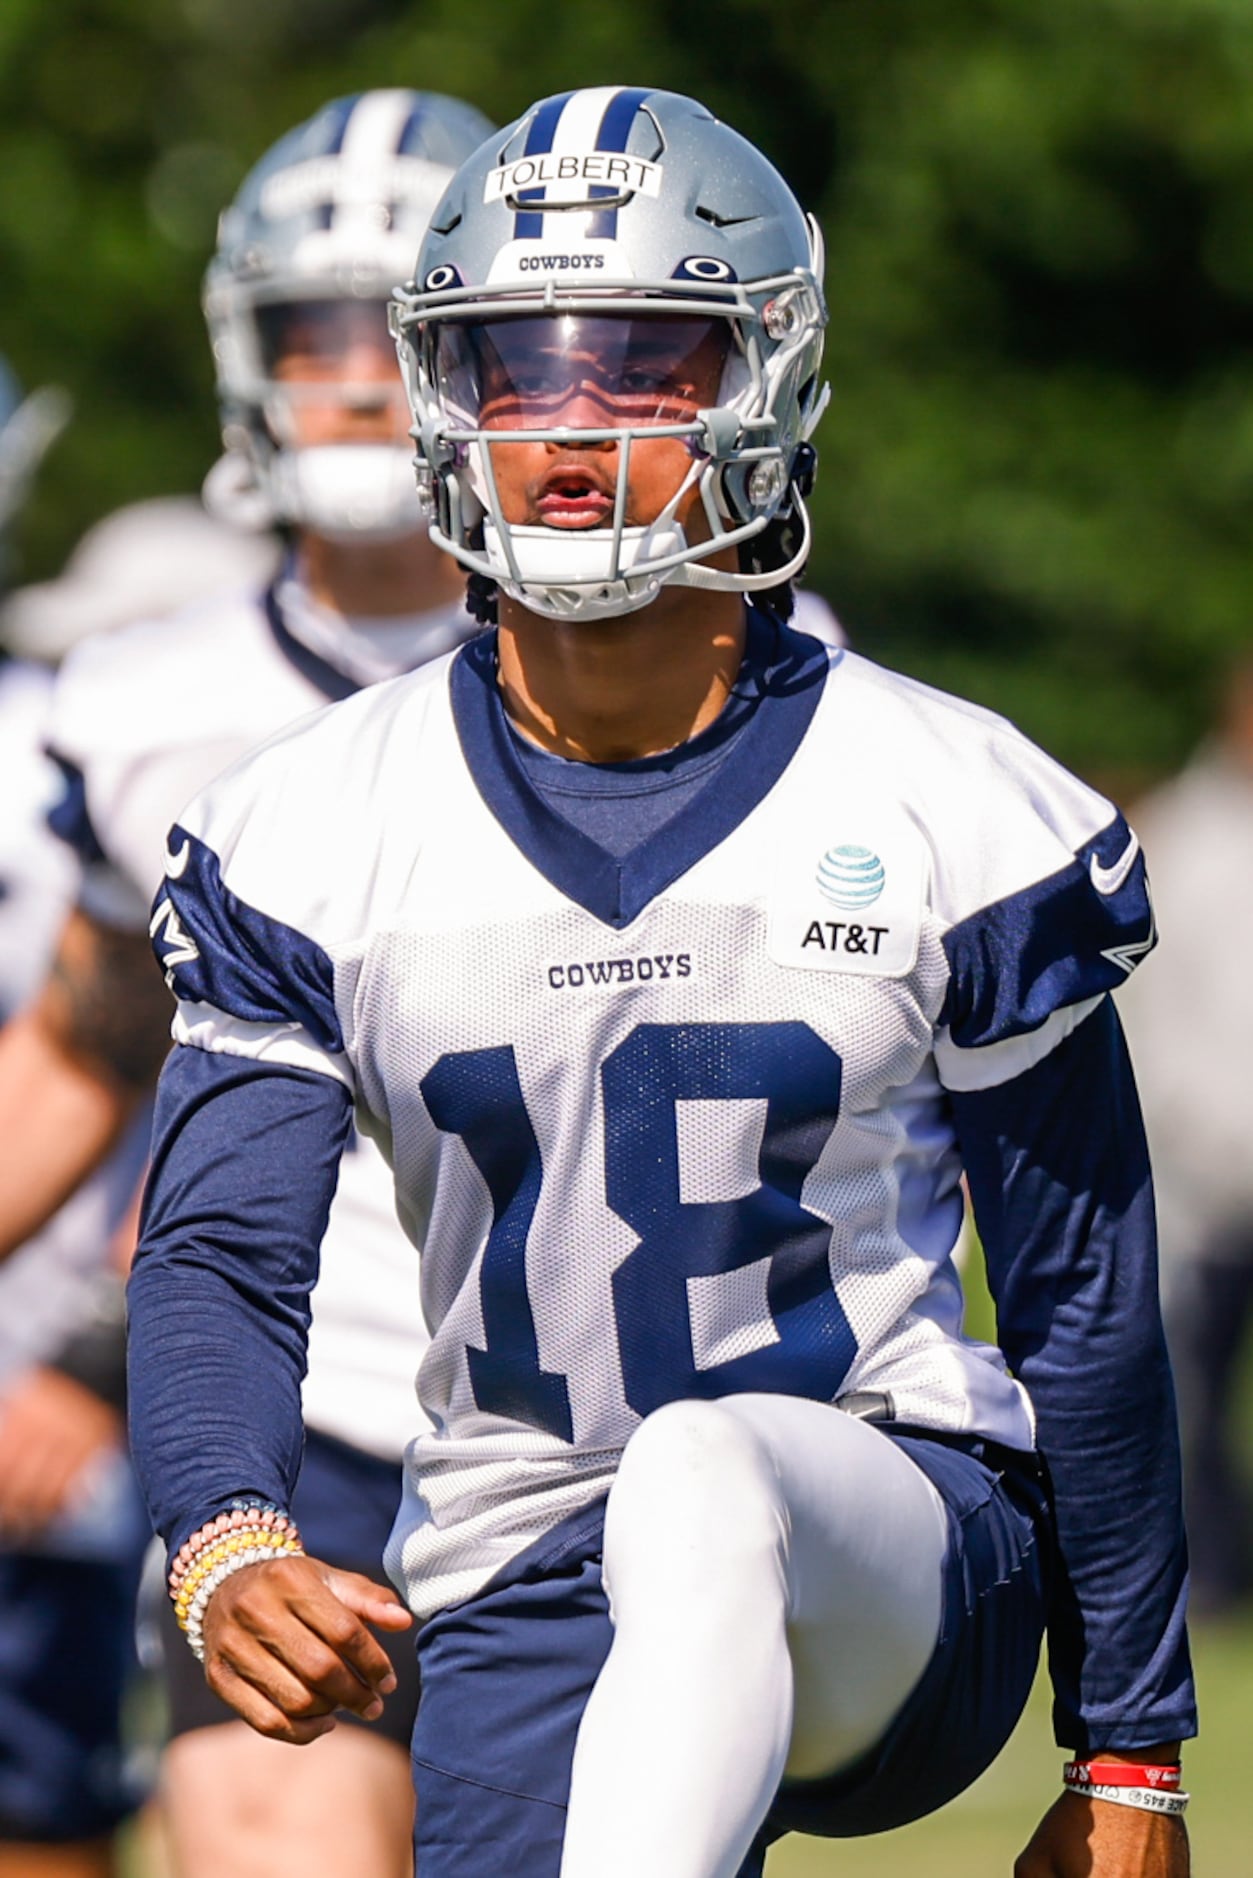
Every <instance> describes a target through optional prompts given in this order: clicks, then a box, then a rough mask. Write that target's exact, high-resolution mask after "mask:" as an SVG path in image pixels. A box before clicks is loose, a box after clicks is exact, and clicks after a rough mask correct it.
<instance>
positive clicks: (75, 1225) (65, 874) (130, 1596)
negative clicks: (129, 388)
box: [0, 366, 264, 1878]
mask: <svg viewBox="0 0 1253 1878" xmlns="http://www.w3.org/2000/svg"><path fill="white" fill-rule="evenodd" d="M65 415H66V410H65V404H64V400H63V399H62V397H61V395H60V394H58V393H56V392H55V391H52V390H51V389H48V390H45V391H43V392H39V393H35V394H32V396H31V397H30V398H28V399H27V400H26V401H25V403H22V404H19V403H18V401H17V397H16V388H15V387H14V386H13V384H12V381H11V379H10V377H9V375H8V373H7V372H6V371H5V370H4V368H3V367H2V366H0V519H2V521H3V524H4V526H5V527H7V525H8V523H9V522H11V521H12V520H13V518H14V516H15V513H16V510H17V508H18V507H19V506H20V503H21V500H22V497H23V495H24V492H25V490H26V487H27V486H28V484H29V481H30V477H31V473H32V470H33V468H34V464H35V460H36V458H37V457H38V455H39V454H40V453H41V452H42V449H43V448H44V447H45V446H46V444H47V443H48V442H49V441H50V440H51V438H52V436H53V435H54V434H55V431H56V429H57V428H59V425H60V422H61V421H63V418H64V416H65ZM158 518H159V519H158ZM174 548H177V552H169V551H167V550H169V549H174ZM263 553H264V549H263V547H262V544H261V542H260V541H259V539H258V538H256V537H251V538H250V537H246V536H241V535H240V534H239V533H238V531H237V530H233V529H230V528H228V527H226V526H225V525H224V524H222V523H218V522H213V521H211V520H210V519H209V518H208V517H207V516H206V515H205V513H204V511H203V509H202V508H201V506H200V504H199V503H198V502H194V501H191V500H187V501H185V502H180V501H170V502H167V503H147V504H143V505H141V510H139V511H135V512H133V513H132V512H127V513H123V514H120V515H118V516H116V517H113V518H111V519H110V520H109V521H108V522H106V523H103V524H101V525H100V527H99V528H98V529H95V530H92V531H91V534H90V536H89V537H87V538H85V540H84V542H83V543H82V545H81V547H80V549H79V550H78V551H76V554H75V555H74V556H73V557H72V560H71V565H70V567H69V568H67V570H66V574H65V575H64V576H63V578H62V579H61V580H60V581H52V582H48V583H45V585H44V586H42V587H41V588H39V589H33V588H32V589H27V590H25V591H24V592H22V591H19V593H17V594H14V595H13V596H11V597H10V599H9V600H8V602H7V603H6V604H5V605H4V606H3V608H2V609H0V1024H2V1023H3V1022H4V1021H5V1020H6V1019H7V1018H8V1017H9V1016H10V1015H11V1014H12V1013H13V1012H14V1011H15V1010H16V1009H17V1008H18V1007H19V1006H21V1005H22V1004H23V1003H24V1002H25V1001H26V999H27V998H28V997H29V996H30V995H31V993H32V992H33V991H34V990H35V988H36V986H37V985H38V983H39V980H40V978H41V977H42V975H43V973H44V971H45V970H46V968H47V965H48V961H49V958H50V955H51V953H52V949H53V946H54V944H55V941H56V937H57V932H58V929H59V927H60V926H61V924H62V922H63V920H64V919H65V917H66V915H67V913H68V911H69V909H70V907H71V906H72V904H73V899H74V895H75V891H76V887H77V884H78V878H79V868H78V866H77V864H76V862H75V860H74V857H73V855H72V854H71V852H70V850H69V849H68V848H66V847H65V846H64V845H63V844H62V843H61V842H60V841H58V840H57V839H56V838H55V836H54V835H53V834H52V833H51V832H50V830H49V829H48V827H47V822H46V816H47V812H48V810H49V809H50V808H51V806H52V805H53V803H54V801H55V799H56V794H57V783H58V779H57V772H56V769H55V766H54V765H53V764H52V763H51V762H50V761H49V759H48V757H47V756H46V754H45V752H44V748H43V744H44V738H45V735H46V731H47V718H48V711H49V706H50V698H51V691H52V685H53V673H52V670H51V665H52V662H54V661H55V660H56V659H57V658H59V657H60V656H61V655H62V654H63V653H64V652H66V651H67V650H68V649H69V647H70V646H71V645H72V644H74V643H75V642H76V641H77V640H78V639H80V638H82V637H83V636H84V635H85V634H87V633H89V632H91V631H94V630H96V629H97V628H99V627H102V626H105V625H108V624H111V623H116V622H117V621H119V620H121V619H125V618H127V617H132V616H133V615H132V614H131V612H130V610H129V609H131V608H132V607H133V606H135V605H137V604H139V603H142V605H143V609H144V610H145V611H147V610H149V608H150V606H153V605H157V606H163V607H172V606H175V605H178V604H180V603H181V602H183V601H185V600H187V599H189V598H190V597H191V596H192V595H193V594H197V593H201V594H203V593H206V592H208V591H211V590H212V588H213V587H215V586H220V585H221V584H222V582H223V580H224V579H226V578H227V576H228V573H229V571H230V569H231V567H232V566H235V567H237V568H239V567H241V565H242V562H245V561H246V562H247V563H249V564H251V565H253V566H255V565H256V564H257V562H258V558H259V556H261V555H263ZM80 568H81V570H82V571H83V573H86V571H87V570H88V569H90V576H91V578H90V581H86V580H84V579H80V578H78V577H77V570H79V569H80ZM52 995H53V996H54V997H55V995H56V993H55V990H53V992H52ZM147 1119H148V1118H147V1115H146V1113H141V1114H140V1115H138V1116H137V1117H136V1119H135V1121H134V1123H132V1125H131V1127H130V1129H129V1130H128V1132H127V1137H126V1139H125V1140H124V1142H123V1144H122V1146H121V1147H120V1148H119V1150H118V1151H117V1152H115V1153H114V1154H113V1155H112V1157H111V1158H110V1159H109V1161H108V1163H107V1164H106V1165H105V1166H104V1167H103V1168H102V1169H101V1171H100V1172H99V1173H97V1174H96V1175H94V1176H93V1178H92V1179H90V1180H89V1181H86V1182H85V1183H84V1184H83V1186H82V1187H81V1188H80V1190H79V1191H78V1192H77V1193H76V1194H75V1195H74V1197H73V1198H72V1199H71V1200H70V1201H69V1203H68V1204H67V1205H66V1206H64V1207H63V1208H62V1209H61V1211H60V1212H59V1213H57V1214H56V1216H55V1217H54V1218H53V1219H51V1220H50V1221H49V1223H48V1224H47V1225H46V1226H45V1227H44V1229H43V1230H42V1231H41V1232H40V1233H38V1234H37V1235H36V1236H35V1237H34V1238H33V1239H31V1240H30V1241H29V1242H28V1243H27V1244H26V1245H24V1246H23V1247H21V1248H20V1249H19V1250H18V1251H17V1253H16V1254H15V1255H14V1256H13V1258H11V1259H10V1260H9V1261H8V1262H7V1263H6V1264H5V1265H4V1266H3V1267H2V1268H0V1874H13V1875H17V1874H20V1875H21V1878H34V1874H36V1873H39V1874H45V1875H46V1878H98V1875H101V1874H105V1873H108V1872H110V1871H111V1870H112V1847H111V1842H112V1833H113V1828H114V1826H115V1825H117V1824H118V1822H119V1821H120V1820H121V1819H122V1818H123V1817H124V1816H125V1814H126V1813H127V1812H128V1811H130V1810H131V1808H132V1807H133V1806H134V1805H135V1804H136V1803H137V1800H138V1798H139V1792H138V1785H137V1782H136V1781H135V1780H133V1779H132V1778H131V1776H130V1771H129V1764H128V1761H127V1758H126V1755H125V1753H124V1749H123V1742H122V1733H121V1715H122V1705H123V1698H124V1695H125V1693H126V1688H127V1684H128V1681H129V1676H130V1672H131V1669H132V1667H133V1658H134V1648H133V1635H134V1605H135V1591H136V1586H137V1584H138V1579H139V1568H140V1562H141V1559H142V1556H143V1552H144V1548H145V1545H146V1542H147V1537H148V1527H147V1520H146V1518H145V1516H144V1513H143V1509H142V1505H141V1503H140V1501H139V1498H138V1494H137V1491H136V1489H135V1486H134V1482H133V1480H132V1477H131V1474H130V1469H129V1463H128V1460H127V1455H126V1440H125V1371H124V1367H123V1366H122V1365H121V1364H120V1363H119V1361H118V1346H119V1343H120V1338H119V1335H118V1329H119V1326H120V1324H121V1321H122V1276H121V1272H120V1270H118V1269H117V1266H116V1264H115V1260H114V1256H113V1241H114V1237H115V1234H116V1232H117V1230H118V1227H119V1224H120V1223H121V1222H122V1221H123V1220H124V1219H125V1217H126V1215H127V1214H128V1212H129V1209H130V1201H131V1199H132V1196H133V1195H134V1193H135V1191H136V1189H137V1183H138V1180H139V1176H140V1173H141V1172H142V1168H143V1163H144V1157H145V1153H146V1146H147Z"/></svg>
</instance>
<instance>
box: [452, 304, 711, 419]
mask: <svg viewBox="0 0 1253 1878" xmlns="http://www.w3.org/2000/svg"><path fill="white" fill-rule="evenodd" d="M436 333H437V338H436V349H435V377H436V382H437V384H438V386H439V391H440V397H441V402H442V403H443V405H444V408H445V409H446V410H448V411H450V412H451V413H452V414H453V415H454V417H456V418H458V419H460V420H462V421H463V422H464V423H465V425H466V426H467V428H469V429H483V430H548V429H552V428H555V427H557V426H561V425H568V426H569V427H571V428H572V429H583V430H596V429H612V430H621V429H625V428H627V427H628V426H632V425H649V424H685V423H690V422H691V421H692V419H693V418H694V417H695V415H696V413H697V412H698V411H702V410H707V409H708V408H709V407H710V406H712V405H716V404H717V403H718V402H719V394H720V390H721V387H722V380H723V373H724V370H725V367H726V363H727V355H728V352H729V350H730V347H731V329H730V326H729V324H728V322H727V321H726V320H723V319H699V318H684V317H680V318H677V319H654V318H649V317H647V316H643V317H639V318H625V317H621V316H614V315H608V314H602V315H591V314H571V313H562V314H557V315H547V316H544V315H540V316H538V317H536V318H526V319H502V320H480V321H466V322H464V323H462V322H460V321H458V322H452V321H448V322H443V321H441V322H440V324H439V326H438V327H437V328H436Z"/></svg>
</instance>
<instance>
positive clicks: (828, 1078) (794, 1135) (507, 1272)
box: [422, 1023, 856, 1441]
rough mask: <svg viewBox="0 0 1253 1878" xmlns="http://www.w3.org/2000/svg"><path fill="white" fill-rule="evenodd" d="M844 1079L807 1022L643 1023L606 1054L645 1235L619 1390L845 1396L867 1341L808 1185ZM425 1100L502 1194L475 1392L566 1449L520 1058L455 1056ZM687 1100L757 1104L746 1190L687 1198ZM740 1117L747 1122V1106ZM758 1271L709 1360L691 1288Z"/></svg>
mask: <svg viewBox="0 0 1253 1878" xmlns="http://www.w3.org/2000/svg"><path fill="white" fill-rule="evenodd" d="M840 1080H841V1066H840V1059H839V1057H838V1056H837V1055H836V1054H835V1052H834V1051H833V1050H832V1049H831V1048H830V1046H829V1045H828V1044H826V1043H824V1042H823V1041H822V1039H821V1038H820V1037H818V1036H817V1035H815V1033H814V1032H813V1031H812V1030H810V1028H809V1027H808V1025H806V1024H799V1023H784V1024H641V1025H639V1026H637V1028H636V1029H635V1030H633V1031H632V1032H631V1034H630V1036H629V1037H627V1038H626V1039H625V1040H624V1041H623V1042H622V1043H621V1044H620V1045H619V1046H618V1048H617V1049H616V1050H614V1051H613V1052H612V1053H611V1055H610V1056H609V1057H608V1058H607V1059H606V1061H605V1063H604V1064H603V1066H602V1069H601V1091H602V1096H603V1103H604V1116H605V1186H606V1199H607V1201H608V1204H609V1206H610V1207H611V1208H612V1210H613V1211H614V1212H615V1213H617V1214H618V1216H619V1218H621V1219H622V1220H624V1221H625V1222H626V1224H627V1225H629V1226H631V1227H632V1228H633V1229H634V1231H635V1232H636V1234H637V1235H638V1237H639V1244H638V1245H637V1246H636V1248H635V1250H634V1251H633V1252H631V1253H630V1254H629V1255H628V1257H627V1258H626V1259H625V1260H624V1261H623V1263H622V1264H621V1265H620V1266H619V1268H618V1270H617V1271H616V1272H615V1274H614V1278H613V1296H614V1308H615V1314H616V1317H617V1328H618V1347H619V1351H620V1355H621V1362H622V1377H623V1387H624V1390H625V1394H626V1399H627V1401H628V1402H629V1403H630V1405H631V1407H632V1408H633V1409H635V1411H636V1412H637V1414H640V1415H646V1414H648V1413H649V1412H650V1411H651V1410H652V1409H654V1408H658V1407H660V1405H661V1404H662V1403H663V1402H670V1401H674V1400H676V1399H678V1398H680V1397H685V1396H718V1395H726V1394H730V1393H733V1392H735V1391H737V1390H749V1389H760V1390H766V1391H776V1392H781V1393H785V1394H788V1395H806V1396H812V1397H815V1398H817V1399H819V1400H829V1399H830V1398H831V1397H832V1396H834V1395H835V1394H836V1392H837V1390H838V1389H839V1385H840V1382H841V1381H842V1379H843V1377H844V1376H845V1374H846V1373H847V1370H848V1367H849V1364H850V1362H851V1361H852V1358H853V1356H854V1354H855V1353H856V1341H855V1339H854V1337H853V1333H852V1331H851V1330H850V1328H849V1325H848V1320H847V1319H846V1317H845V1315H844V1312H843V1310H842V1309H841V1307H840V1303H839V1300H838V1298H837V1297H836V1295H835V1293H834V1291H833V1290H832V1288H831V1280H830V1272H829V1267H828V1262H827V1247H828V1244H829V1240H830V1230H831V1229H830V1226H829V1225H828V1223H827V1222H826V1221H825V1220H823V1219H821V1218H819V1216H818V1215H816V1214H814V1213H811V1212H809V1211H808V1209H807V1208H806V1207H805V1206H804V1205H803V1204H802V1201H801V1190H802V1187H803V1185H804V1182H805V1179H806V1177H807V1176H808V1174H809V1173H810V1172H811V1171H812V1169H813V1167H814V1165H815V1164H816V1162H817V1160H818V1157H819V1155H820V1154H821V1152H822V1150H823V1148H824V1146H825V1145H826V1142H827V1141H828V1139H829V1138H830V1134H831V1130H832V1129H833V1128H834V1126H835V1122H836V1118H837V1115H838V1113H839V1104H840ZM422 1096H423V1100H424V1101H425V1102H426V1105H427V1108H428V1110H429V1112H430V1115H431V1119H432V1120H433V1121H434V1123H435V1125H436V1127H437V1128H440V1129H443V1130H445V1131H447V1132H448V1133H451V1134H457V1135H460V1136H461V1138H462V1140H463V1141H464V1142H465V1144H466V1147H467V1149H468V1150H469V1153H470V1155H471V1158H472V1159H473V1160H474V1163H475V1165H476V1166H477V1167H478V1169H479V1172H480V1173H481V1174H482V1176H483V1179H484V1181H485V1182H486V1184H487V1188H488V1191H489V1193H490V1195H491V1199H492V1214H493V1218H492V1226H491V1230H490V1231H489V1233H488V1238H487V1244H486V1247H485V1248H484V1252H483V1259H482V1266H481V1277H480V1283H481V1291H482V1308H483V1325H484V1331H485V1336H486V1343H487V1348H486V1350H476V1349H470V1350H468V1351H467V1358H468V1362H469V1368H470V1382H471V1386H472V1388H473V1390H474V1399H475V1401H476V1402H477V1403H478V1405H479V1407H480V1408H481V1409H483V1410H485V1411H486V1412H488V1413H493V1414H498V1415H504V1416H509V1417H511V1418H513V1419H515V1420H520V1421H525V1422H528V1423H530V1424H531V1425H532V1426H534V1427H537V1428H542V1429H544V1430H546V1432H548V1433H549V1434H554V1435H558V1436H559V1437H561V1438H562V1439H563V1440H566V1441H569V1440H571V1439H572V1438H573V1433H572V1423H571V1414H570V1398H569V1392H568V1389H567V1386H566V1380H565V1378H564V1377H563V1376H559V1375H554V1374H553V1373H551V1372H550V1371H545V1370H542V1369H541V1368H540V1364H539V1353H538V1345H537V1340H536V1333H535V1317H534V1312H533V1309H532V1305H531V1299H530V1296H529V1294H528V1291H527V1285H526V1241H527V1235H528V1232H529V1230H530V1227H531V1222H532V1219H533V1218H534V1214H535V1208H536V1205H537V1203H538V1200H539V1195H540V1186H541V1182H542V1179H543V1166H542V1161H541V1156H540V1150H539V1144H538V1142H537V1141H536V1138H535V1130H534V1127H533V1126H532V1123H531V1118H530V1116H529V1115H528V1113H527V1110H526V1104H525V1101H524V1099H523V1095H522V1088H521V1084H520V1081H519V1078H518V1067H517V1060H516V1058H515V1056H514V1052H513V1050H512V1049H511V1048H509V1047H507V1046H506V1047H502V1048H499V1049H490V1050H469V1051H463V1052H458V1053H457V1054H454V1055H449V1056H444V1057H441V1058H440V1060H439V1062H438V1063H437V1064H436V1065H435V1067H434V1069H432V1070H431V1071H430V1073H429V1074H428V1075H427V1076H426V1077H425V1078H424V1079H423V1082H422ZM685 1101H686V1102H701V1103H710V1104H716V1103H719V1102H726V1103H728V1104H731V1103H735V1104H739V1105H743V1104H744V1103H750V1104H754V1105H755V1107H756V1110H757V1112H758V1115H759V1122H760V1135H759V1146H758V1147H757V1150H756V1169H755V1178H754V1179H753V1180H751V1181H749V1182H747V1183H745V1184H746V1185H747V1186H748V1187H749V1190H748V1191H745V1192H741V1193H740V1195H739V1197H737V1198H733V1199H726V1200H697V1201H693V1200H690V1199H685V1198H684V1197H683V1194H682V1191H681V1174H680V1147H679V1120H678V1116H679V1111H678V1104H679V1103H680V1102H685ZM715 1113H716V1111H715ZM735 1113H736V1114H737V1115H738V1116H739V1118H740V1119H739V1122H738V1126H739V1127H741V1128H743V1127H744V1125H745V1124H744V1121H743V1119H742V1118H743V1113H744V1111H743V1108H742V1106H741V1107H740V1108H739V1109H738V1110H736V1111H735ZM731 1116H732V1111H731V1110H730V1108H728V1126H729V1127H730V1126H732V1125H733V1124H732V1121H731ZM749 1266H758V1267H759V1268H760V1270H759V1274H758V1276H759V1279H760V1283H758V1284H754V1283H749V1284H748V1285H747V1286H746V1287H744V1295H745V1297H746V1298H753V1299H755V1300H756V1299H757V1298H760V1300H761V1304H760V1308H757V1309H755V1310H754V1312H753V1315H752V1318H751V1320H750V1321H748V1322H746V1323H744V1324H743V1325H742V1326H741V1325H736V1324H734V1323H732V1324H730V1325H728V1324H727V1323H725V1322H723V1321H722V1318H723V1317H725V1310H724V1311H723V1312H722V1314H721V1316H720V1318H719V1326H718V1327H719V1330H720V1332H721V1334H720V1336H719V1337H718V1338H717V1340H716V1342H717V1348H718V1351H719V1352H723V1351H728V1346H729V1351H728V1353H725V1354H718V1355H715V1356H714V1357H710V1356H708V1354H706V1355H705V1356H704V1357H703V1358H701V1357H698V1354H697V1350H696V1345H695V1341H694V1335H693V1322H694V1317H693V1291H692V1287H694V1288H695V1289H696V1290H697V1291H699V1290H700V1281H701V1280H712V1281H714V1282H715V1283H716V1282H717V1280H718V1279H719V1278H720V1277H723V1276H727V1275H730V1274H732V1273H737V1272H742V1271H743V1269H744V1268H745V1267H749Z"/></svg>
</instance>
